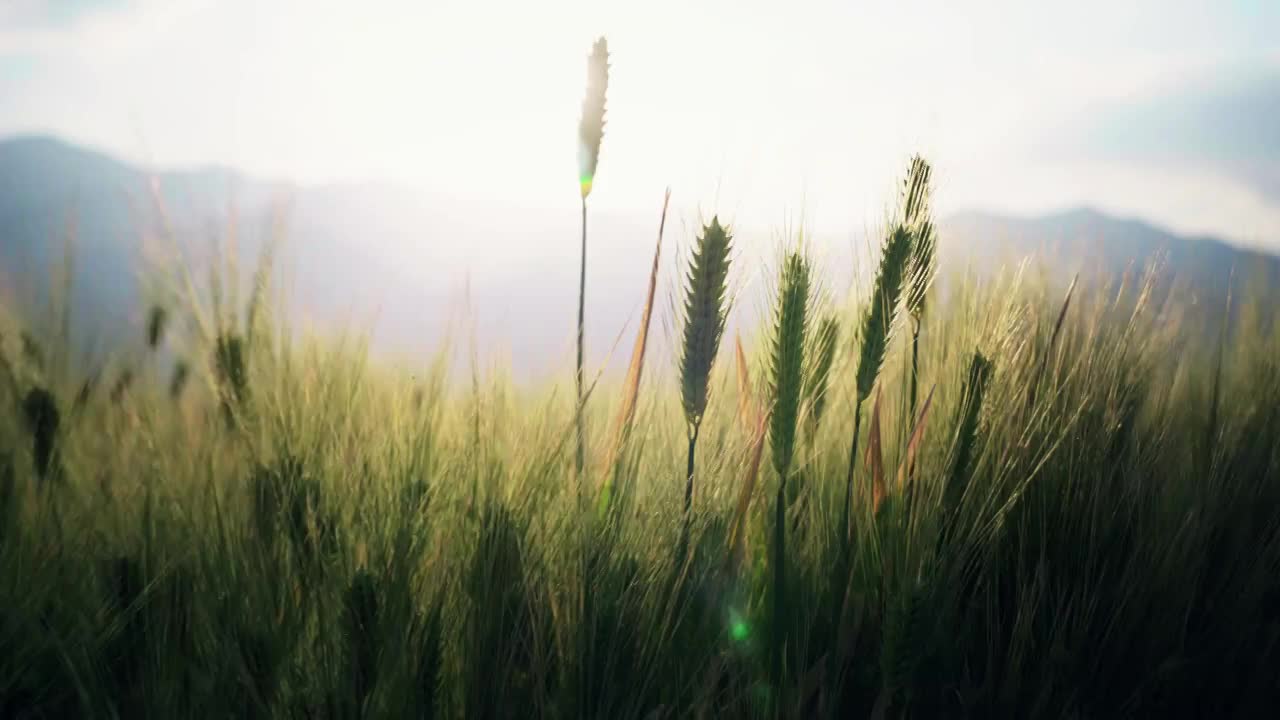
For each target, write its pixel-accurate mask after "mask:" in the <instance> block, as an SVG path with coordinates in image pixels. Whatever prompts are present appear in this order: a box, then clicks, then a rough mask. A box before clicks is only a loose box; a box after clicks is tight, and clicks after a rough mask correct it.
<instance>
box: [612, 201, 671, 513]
mask: <svg viewBox="0 0 1280 720" xmlns="http://www.w3.org/2000/svg"><path fill="white" fill-rule="evenodd" d="M670 202H671V189H670V188H667V192H666V194H665V195H664V196H663V198H662V217H661V218H660V219H659V220H658V246H657V247H656V248H655V249H654V251H653V267H652V268H651V269H650V270H649V291H648V294H647V295H645V300H644V310H643V311H641V313H640V329H639V331H637V332H636V342H635V346H634V347H632V349H631V364H630V365H629V366H628V367H627V380H626V385H625V387H624V388H623V394H622V406H621V407H620V408H618V416H617V417H616V418H615V419H614V427H613V443H612V446H611V449H610V451H609V456H608V457H609V462H608V464H607V465H606V466H605V472H606V473H607V474H606V476H605V480H604V483H603V486H602V487H601V490H600V505H599V510H600V512H601V513H604V512H605V511H607V510H608V508H609V503H610V502H611V500H612V498H613V492H614V479H615V475H616V471H617V470H616V466H617V463H618V457H619V455H620V454H621V453H622V446H623V443H624V442H625V441H626V438H627V436H628V435H629V434H630V430H631V422H632V420H633V419H634V418H635V414H636V405H637V404H638V401H639V398H640V377H641V375H642V374H643V373H644V351H645V347H646V346H647V345H648V342H649V322H650V320H651V319H652V318H653V297H654V293H655V291H656V290H657V287H658V260H659V258H661V257H662V234H663V230H664V229H665V228H666V226H667V206H668V205H669V204H670Z"/></svg>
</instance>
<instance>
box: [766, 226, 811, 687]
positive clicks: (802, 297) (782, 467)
mask: <svg viewBox="0 0 1280 720" xmlns="http://www.w3.org/2000/svg"><path fill="white" fill-rule="evenodd" d="M809 271H810V266H809V261H808V259H807V258H806V257H805V256H804V254H803V251H802V250H799V249H797V250H795V251H792V252H790V253H788V254H787V256H786V257H785V258H784V259H783V263H782V274H781V278H780V279H779V283H778V296H777V299H776V302H775V305H774V307H775V308H776V309H775V319H774V328H773V330H774V335H773V347H772V354H771V357H770V369H771V371H772V388H771V390H772V392H773V415H772V417H771V419H770V425H769V446H770V450H771V451H772V453H773V468H774V470H775V471H776V472H777V473H778V494H777V498H776V501H775V505H774V528H773V638H772V642H771V646H770V650H771V661H772V665H771V669H772V679H773V682H774V687H775V688H777V689H778V690H779V691H781V690H782V652H783V646H784V645H785V643H786V635H787V633H786V632H785V630H784V625H783V623H784V622H785V620H784V619H785V618H786V616H787V614H786V604H787V603H786V577H787V573H786V512H787V475H788V474H789V472H790V469H791V459H792V455H793V453H794V451H795V437H796V422H797V420H798V416H799V411H800V400H801V393H802V390H803V380H804V351H805V337H806V335H807V334H808V325H809V318H808V305H809V291H810V279H809Z"/></svg>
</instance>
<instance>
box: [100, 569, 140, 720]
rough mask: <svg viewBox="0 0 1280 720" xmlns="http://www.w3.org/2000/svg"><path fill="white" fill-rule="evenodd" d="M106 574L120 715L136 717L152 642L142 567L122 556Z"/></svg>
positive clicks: (108, 656) (108, 649)
mask: <svg viewBox="0 0 1280 720" xmlns="http://www.w3.org/2000/svg"><path fill="white" fill-rule="evenodd" d="M105 576H106V579H107V581H108V583H109V587H108V592H109V596H108V598H109V602H110V606H111V610H112V615H113V618H114V619H115V621H116V627H115V634H114V636H113V637H112V638H111V639H110V640H109V641H108V644H107V647H106V649H105V655H106V659H107V660H108V663H109V664H108V665H107V667H108V668H109V669H110V672H111V684H112V688H113V690H114V693H115V697H116V699H117V703H118V707H119V712H120V714H121V716H122V717H137V715H138V714H139V712H140V709H141V708H142V707H143V703H144V697H143V695H144V693H145V692H146V688H145V687H144V686H143V684H142V679H143V676H144V673H145V671H146V669H147V667H146V666H147V650H148V647H147V646H148V642H149V638H148V635H147V631H148V627H147V611H146V607H145V606H144V605H143V599H144V598H143V589H144V586H145V585H144V580H143V577H142V567H141V566H140V565H139V563H138V561H137V560H135V559H133V558H131V557H128V556H121V557H118V558H116V559H115V560H114V561H112V562H111V564H110V565H109V567H108V569H107V571H106V573H105Z"/></svg>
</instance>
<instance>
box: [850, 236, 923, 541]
mask: <svg viewBox="0 0 1280 720" xmlns="http://www.w3.org/2000/svg"><path fill="white" fill-rule="evenodd" d="M910 257H911V232H910V231H909V230H907V228H906V227H905V226H903V225H898V226H897V227H895V228H894V229H893V230H892V231H890V232H889V234H888V236H887V237H886V238H885V241H884V244H883V246H882V247H881V250H880V269H879V271H878V272H877V273H876V281H875V284H874V286H873V287H872V291H871V300H870V302H869V304H868V306H867V311H866V314H865V315H863V318H862V350H861V352H860V353H859V355H858V373H857V377H856V380H855V383H854V402H853V441H852V442H851V443H850V445H849V469H848V472H847V473H846V475H845V489H844V511H843V513H842V515H841V518H842V519H841V527H840V534H841V538H842V539H843V540H844V542H845V543H846V547H847V543H848V540H849V531H850V525H849V516H850V515H849V514H850V512H851V509H852V507H853V473H854V468H855V467H857V463H858V432H859V430H860V426H861V422H862V401H863V400H866V399H867V398H868V397H870V396H871V388H872V387H873V386H874V385H875V383H876V377H877V376H878V375H879V374H880V367H881V366H882V365H884V356H885V351H886V350H887V349H888V347H889V335H890V332H891V331H892V329H893V317H894V315H895V314H896V312H897V309H898V301H899V300H900V299H901V294H902V280H903V276H904V275H905V274H906V272H907V263H908V261H909V260H910Z"/></svg>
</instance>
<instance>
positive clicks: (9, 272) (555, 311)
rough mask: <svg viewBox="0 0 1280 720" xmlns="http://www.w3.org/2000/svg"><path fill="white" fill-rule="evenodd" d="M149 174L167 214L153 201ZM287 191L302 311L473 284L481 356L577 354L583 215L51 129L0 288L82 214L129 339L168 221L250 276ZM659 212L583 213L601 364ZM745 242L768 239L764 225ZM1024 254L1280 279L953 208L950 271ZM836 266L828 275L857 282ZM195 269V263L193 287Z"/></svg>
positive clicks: (28, 272) (375, 323)
mask: <svg viewBox="0 0 1280 720" xmlns="http://www.w3.org/2000/svg"><path fill="white" fill-rule="evenodd" d="M153 181H154V183H155V184H154V187H155V188H156V189H157V191H158V195H159V197H160V200H161V202H160V205H161V206H162V207H163V210H164V221H165V222H161V218H160V215H159V213H158V212H157V211H156V204H155V203H154V202H153V200H152V198H151V190H150V188H151V187H152V182H153ZM285 197H287V198H288V199H289V206H288V207H289V212H288V213H287V217H288V226H287V229H286V231H285V240H284V242H283V244H282V245H281V246H280V248H279V256H278V267H279V268H280V270H281V281H282V283H283V286H284V287H285V289H286V291H287V296H288V299H289V307H290V309H291V310H292V311H293V313H294V319H295V320H296V321H301V322H302V323H310V324H312V325H314V326H316V327H318V328H320V329H326V328H329V329H332V328H337V327H342V326H347V327H353V328H361V329H364V328H368V327H370V326H371V324H372V327H373V337H372V340H373V343H374V346H375V347H376V348H378V349H381V350H389V351H393V352H396V353H404V354H418V353H420V352H421V351H422V350H424V349H427V348H430V347H434V346H436V345H437V344H438V343H439V341H440V339H441V338H442V337H443V336H444V335H445V333H446V331H447V330H448V328H449V322H450V318H451V317H453V316H455V315H457V311H458V310H460V298H461V296H462V294H463V290H464V288H465V289H467V290H469V293H470V297H471V301H472V306H473V309H474V312H475V315H474V318H475V326H476V327H477V329H478V334H479V335H480V338H481V345H482V351H486V352H487V351H492V350H493V349H502V350H506V351H508V352H509V353H510V355H511V357H512V359H513V361H515V362H514V363H513V364H514V365H516V366H517V367H519V368H521V369H522V370H523V371H528V372H531V373H533V374H535V375H536V374H538V373H541V372H544V371H547V370H550V369H552V368H563V367H567V366H568V364H569V363H570V362H571V357H572V355H571V351H572V338H573V328H572V319H573V314H574V309H575V305H576V300H577V272H578V255H577V253H578V245H577V233H578V218H577V213H576V212H573V211H570V212H555V211H520V212H502V211H486V210H485V209H477V208H475V207H466V206H464V205H462V204H460V203H459V202H457V201H456V200H455V199H451V198H445V197H437V196H427V195H423V194H420V193H416V192H413V191H410V190H406V189H404V188H398V187H393V186H377V185H334V186H316V187H303V188H293V187H289V186H286V185H283V184H280V183H273V182H265V181H261V180H257V179H253V178H249V177H246V176H244V175H242V174H240V173H237V172H235V171H232V170H228V169H225V168H204V169H197V170H190V171H164V172H161V173H158V174H150V173H147V172H145V171H144V170H142V169H141V168H137V167H133V166H131V165H128V164H126V163H122V162H120V161H118V160H116V159H113V158H111V157H109V156H106V155H103V154H100V153H97V152H94V151H91V150H87V149H84V148H80V147H76V146H73V145H69V144H66V143H63V142H61V141H58V140H55V139H52V138H44V137H24V138H16V139H10V140H6V141H0V298H8V299H10V300H14V299H16V300H18V301H20V302H21V301H26V302H31V301H38V300H39V299H41V298H43V297H45V296H46V294H47V292H48V290H49V278H50V270H51V268H52V267H53V266H54V264H55V263H56V261H57V260H58V259H59V258H60V257H61V256H62V248H63V243H62V238H63V237H65V235H66V233H67V229H68V226H69V222H70V221H71V220H72V219H74V226H75V263H76V282H75V295H74V306H75V308H76V311H77V316H76V322H77V323H78V326H79V327H80V329H81V332H82V333H89V332H91V331H94V332H97V333H98V334H100V335H102V336H103V337H104V339H105V340H106V341H107V343H106V344H107V347H113V346H119V345H120V344H122V343H136V342H137V338H140V337H141V335H140V333H141V330H140V328H141V322H140V319H141V317H142V312H143V298H144V296H146V295H147V293H148V290H147V284H146V283H145V282H144V279H145V278H143V277H140V269H141V268H143V267H144V264H143V263H142V262H141V260H142V259H143V258H144V257H154V254H155V251H156V249H157V248H167V247H170V246H168V245H166V244H165V243H163V242H159V238H161V236H162V235H164V233H163V232H162V230H163V229H164V228H165V227H168V228H170V229H171V230H172V236H173V239H174V241H175V245H176V249H177V250H178V251H179V252H181V253H182V254H183V255H184V256H186V257H188V258H189V259H190V261H191V262H192V263H193V264H195V265H197V266H198V265H200V264H201V263H206V262H207V261H208V259H209V258H210V257H211V253H212V252H213V249H214V240H215V239H219V238H220V239H222V240H223V241H225V239H226V237H227V236H228V228H229V227H232V226H234V228H235V230H236V232H235V236H236V244H237V247H238V250H239V254H240V256H241V258H242V262H241V266H242V267H241V271H242V275H243V276H244V277H245V279H247V277H248V275H249V273H250V272H251V270H252V268H253V265H254V263H255V258H256V257H257V256H258V253H259V252H260V250H261V248H262V247H263V243H264V241H265V240H266V238H267V237H268V236H269V235H270V234H271V229H270V226H269V223H268V221H269V219H270V211H271V210H272V208H273V207H277V206H278V205H279V201H280V199H281V198H285ZM575 202H576V201H575ZM233 207H234V218H235V221H234V223H233V222H231V220H230V218H231V217H233V215H232V208H233ZM571 210H572V208H571ZM652 215H653V216H652V217H650V216H649V215H644V216H620V215H609V214H599V215H593V216H592V230H591V245H590V248H589V262H588V267H589V274H588V280H587V283H588V284H587V292H588V302H589V306H590V308H591V312H590V313H589V315H588V341H589V344H588V347H589V349H590V351H591V353H590V354H591V357H592V359H593V360H594V361H595V362H597V363H598V362H601V361H603V359H604V358H605V356H606V355H607V354H608V352H609V350H610V348H612V347H613V346H614V344H615V342H617V341H618V339H619V333H620V332H621V331H622V330H623V328H624V327H625V326H627V322H628V320H629V319H631V318H632V317H633V316H634V315H636V314H638V311H639V308H638V305H639V303H640V300H641V297H642V294H643V289H644V285H645V283H646V279H647V269H648V265H649V262H650V260H651V257H652V252H653V238H654V232H655V230H656V222H657V217H656V215H657V213H656V210H655V212H654V213H652ZM690 230H691V229H689V228H684V229H683V230H682V228H681V225H680V223H678V222H674V223H670V224H669V227H668V231H669V233H668V244H667V248H668V249H667V250H666V257H665V258H664V263H663V272H664V280H663V282H664V287H668V288H669V287H672V286H673V285H674V282H675V281H674V278H675V274H674V273H673V272H671V271H672V269H673V268H672V266H671V258H672V253H671V248H674V247H675V246H676V245H678V244H679V243H685V242H687V241H688V237H687V236H688V235H689V234H690ZM739 235H740V236H742V237H744V238H746V239H747V240H751V239H752V238H754V239H756V240H760V239H761V238H763V237H765V236H766V235H767V234H766V233H751V232H746V231H743V232H740V233H739ZM762 242H763V241H762ZM833 245H834V243H833ZM170 249H173V248H170ZM1028 255H1034V256H1038V257H1041V258H1045V259H1047V260H1049V261H1050V262H1048V263H1047V264H1046V267H1047V268H1049V269H1050V270H1051V272H1052V273H1054V274H1055V277H1056V278H1057V279H1058V281H1060V282H1063V283H1065V282H1066V281H1067V280H1069V278H1070V275H1071V274H1072V273H1074V272H1075V270H1077V269H1081V268H1085V267H1092V268H1093V269H1096V270H1100V271H1101V272H1100V273H1098V276H1099V277H1118V276H1119V275H1120V274H1121V273H1123V272H1124V270H1125V268H1127V267H1129V266H1130V265H1131V264H1132V265H1133V266H1135V267H1139V268H1141V267H1142V266H1144V265H1145V264H1147V263H1149V262H1150V261H1151V260H1153V259H1154V258H1156V257H1157V256H1164V257H1165V258H1166V260H1167V263H1166V272H1167V274H1168V275H1169V276H1170V277H1177V278H1180V279H1182V280H1183V281H1184V282H1186V283H1187V284H1188V285H1189V286H1190V287H1192V288H1194V289H1195V291H1196V292H1197V293H1198V294H1199V295H1201V296H1203V298H1205V299H1207V300H1209V301H1211V302H1219V301H1220V300H1222V299H1225V294H1226V286H1227V279H1228V278H1229V277H1230V276H1231V269H1232V267H1233V266H1235V267H1237V268H1238V270H1237V273H1238V275H1243V274H1244V273H1243V272H1241V269H1243V268H1246V267H1248V268H1258V269H1259V271H1260V272H1261V273H1262V274H1263V276H1264V277H1266V278H1268V279H1269V282H1270V284H1271V286H1272V287H1278V288H1280V260H1277V259H1276V258H1275V257H1274V256H1270V255H1264V254H1261V253H1257V252H1252V251H1247V250H1242V249H1239V248H1236V247H1233V246H1231V245H1229V244H1227V243H1225V242H1222V241H1220V240H1216V239H1213V238H1186V237H1180V236H1177V235H1174V234H1172V233H1168V232H1166V231H1163V230H1160V229H1159V228H1156V227H1154V226H1151V225H1147V224H1145V223H1142V222H1138V221H1134V220H1123V219H1117V218H1113V217H1108V216H1106V215H1103V214H1100V213H1097V212H1094V211H1091V210H1084V209H1081V210H1072V211H1068V212H1063V213H1057V214H1053V215H1046V216H1042V217H1037V218H1012V217H1005V216H1000V215H993V214H981V213H963V214H960V215H956V216H953V217H950V218H947V219H945V220H944V222H942V224H941V250H940V258H941V260H942V262H943V266H944V267H945V268H947V269H955V268H960V267H966V266H967V267H971V268H974V269H977V270H979V271H981V272H984V273H985V272H990V271H992V270H993V269H994V268H996V267H998V266H999V265H1000V264H1001V263H1002V262H1013V261H1017V260H1019V259H1021V258H1022V257H1026V256H1028ZM832 270H833V273H832V275H833V276H834V277H837V278H838V277H848V275H849V273H848V272H844V271H843V270H844V269H842V268H832ZM204 277H206V273H205V272H203V271H202V272H201V273H200V275H199V276H198V277H197V280H199V281H203V279H204ZM833 289H836V290H839V289H841V288H839V287H836V288H833ZM745 305H750V303H746V304H745ZM743 310H744V311H745V312H747V313H750V312H751V311H752V308H751V307H744V308H743ZM624 343H625V340H624ZM619 347H620V348H621V349H619V350H618V351H617V352H616V353H615V356H616V357H621V356H623V355H625V354H626V351H625V344H623V345H621V346H619ZM616 362H621V361H620V360H617V361H616Z"/></svg>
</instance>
